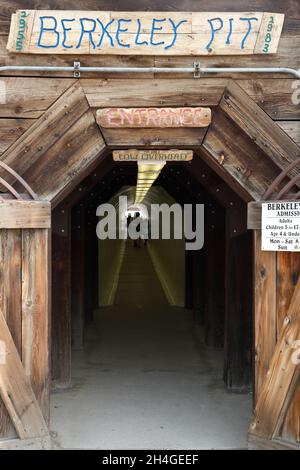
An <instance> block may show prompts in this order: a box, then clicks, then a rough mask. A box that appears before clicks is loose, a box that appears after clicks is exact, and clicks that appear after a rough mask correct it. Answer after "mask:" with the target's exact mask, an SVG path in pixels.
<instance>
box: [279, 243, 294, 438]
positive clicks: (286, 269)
mask: <svg viewBox="0 0 300 470" xmlns="http://www.w3.org/2000/svg"><path fill="white" fill-rule="evenodd" d="M299 276H300V256H299V253H293V252H289V253H286V252H282V251H279V252H278V253H277V292H276V300H277V334H278V335H279V333H280V330H281V328H282V325H283V324H284V319H285V317H286V313H287V311H288V308H289V306H290V303H291V299H292V297H293V294H294V291H295V288H296V285H297V281H298V279H299ZM281 438H282V439H285V440H289V441H296V442H300V383H299V384H298V386H297V389H296V392H295V395H294V397H293V398H292V400H291V404H290V406H289V409H288V412H287V415H286V417H285V419H284V422H283V426H282V429H281Z"/></svg>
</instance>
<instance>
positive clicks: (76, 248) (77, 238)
mask: <svg viewBox="0 0 300 470" xmlns="http://www.w3.org/2000/svg"><path fill="white" fill-rule="evenodd" d="M71 243H72V248H71V249H72V251H71V253H72V277H71V285H72V348H73V349H75V350H81V349H83V341H84V323H85V321H84V307H85V302H84V301H85V279H84V278H85V269H84V266H85V249H86V247H85V208H84V207H81V206H80V205H77V206H76V207H74V208H73V211H72V235H71Z"/></svg>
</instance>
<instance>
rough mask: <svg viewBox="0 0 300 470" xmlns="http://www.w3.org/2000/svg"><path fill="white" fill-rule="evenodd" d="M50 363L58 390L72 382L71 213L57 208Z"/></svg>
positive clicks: (53, 242)
mask: <svg viewBox="0 0 300 470" xmlns="http://www.w3.org/2000/svg"><path fill="white" fill-rule="evenodd" d="M52 220H53V221H52V228H53V230H52V317H51V346H52V348H51V361H52V381H53V384H54V385H55V387H68V386H69V385H70V383H71V233H70V211H69V209H68V208H67V207H65V206H62V207H58V208H57V209H56V210H55V211H54V212H53V218H52Z"/></svg>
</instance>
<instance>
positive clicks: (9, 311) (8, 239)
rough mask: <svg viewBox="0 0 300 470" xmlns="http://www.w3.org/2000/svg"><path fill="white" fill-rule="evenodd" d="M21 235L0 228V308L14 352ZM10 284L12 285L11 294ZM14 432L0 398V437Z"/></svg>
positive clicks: (19, 314)
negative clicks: (10, 336)
mask: <svg viewBox="0 0 300 470" xmlns="http://www.w3.org/2000/svg"><path fill="white" fill-rule="evenodd" d="M21 248H22V238H21V230H7V229H2V230H0V311H1V312H2V314H3V316H4V318H5V320H6V323H7V325H8V327H9V330H10V333H11V335H12V338H13V340H14V343H15V346H16V348H17V351H18V353H19V354H20V355H21V352H22V306H21V304H22V290H21V274H22V272H21V269H22V254H21ZM11 286H13V288H14V292H13V295H11ZM14 436H16V433H15V428H14V426H13V424H12V422H11V419H10V417H9V414H8V412H7V409H6V407H5V405H4V403H3V402H2V400H1V399H0V437H4V438H8V437H14Z"/></svg>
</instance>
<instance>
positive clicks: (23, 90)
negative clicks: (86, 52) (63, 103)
mask: <svg viewBox="0 0 300 470" xmlns="http://www.w3.org/2000/svg"><path fill="white" fill-rule="evenodd" d="M73 83H75V80H74V79H57V78H56V79H49V78H48V79H44V78H38V77H36V78H34V79H32V78H20V77H15V78H12V77H11V78H8V77H1V85H2V87H4V90H5V99H4V100H3V101H4V102H3V103H2V102H1V106H0V117H1V118H14V119H16V118H18V119H20V118H27V119H36V118H39V117H41V116H42V115H43V113H44V112H45V111H46V110H47V109H48V108H49V107H50V106H51V105H52V104H53V103H54V102H55V101H56V100H57V99H58V98H59V97H60V95H61V94H62V93H64V92H65V91H66V90H67V89H68V88H70V87H71V85H72V84H73Z"/></svg>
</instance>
